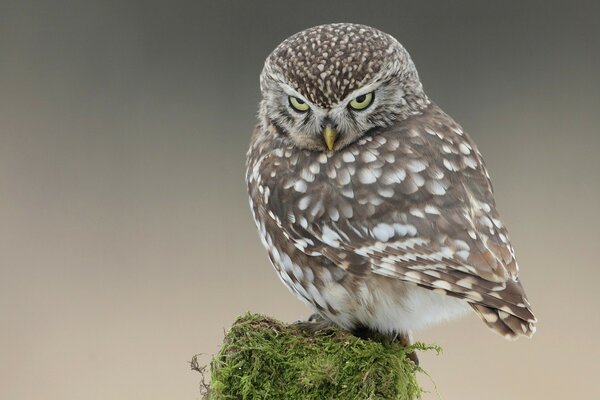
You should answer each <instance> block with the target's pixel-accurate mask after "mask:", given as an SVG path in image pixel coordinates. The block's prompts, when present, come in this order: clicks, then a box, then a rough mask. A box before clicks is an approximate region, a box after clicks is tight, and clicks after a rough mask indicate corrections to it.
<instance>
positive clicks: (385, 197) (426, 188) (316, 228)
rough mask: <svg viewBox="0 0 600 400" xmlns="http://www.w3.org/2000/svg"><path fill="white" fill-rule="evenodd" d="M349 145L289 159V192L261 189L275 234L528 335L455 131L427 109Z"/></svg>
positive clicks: (489, 212)
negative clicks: (328, 155)
mask: <svg viewBox="0 0 600 400" xmlns="http://www.w3.org/2000/svg"><path fill="white" fill-rule="evenodd" d="M358 146H360V150H359V151H352V150H355V149H351V150H347V151H346V152H345V153H342V154H341V155H339V156H338V158H337V159H332V160H326V161H327V162H326V163H325V165H324V164H320V165H319V163H318V162H317V161H313V160H311V159H302V155H300V156H299V157H296V158H294V157H292V158H291V160H292V161H291V163H290V165H289V166H287V167H286V168H287V170H288V171H289V179H288V183H287V185H284V187H283V191H285V190H286V189H288V190H289V191H290V192H289V193H276V192H277V191H278V190H281V189H282V188H278V187H277V186H271V189H272V191H273V193H271V196H273V195H275V196H276V197H285V195H286V194H288V196H287V197H288V198H289V201H287V202H280V203H278V204H277V205H275V204H272V206H273V209H272V211H271V213H272V215H271V216H272V217H273V218H274V219H275V221H276V222H277V225H278V227H279V228H280V229H281V230H282V233H283V235H284V236H285V237H286V238H287V239H290V240H291V241H293V243H294V245H295V246H296V247H297V248H298V249H299V250H300V251H302V252H304V253H305V254H307V255H309V256H313V257H321V256H322V257H325V258H326V259H328V260H330V261H332V262H334V263H335V264H336V265H338V266H339V267H341V268H344V269H345V270H346V271H348V272H349V273H353V274H357V275H366V274H367V273H375V274H378V275H382V276H387V277H390V278H394V279H400V280H402V281H405V282H409V283H411V284H415V285H418V286H421V287H425V288H427V289H430V290H433V291H435V292H439V293H442V294H445V295H449V296H453V297H457V298H461V299H464V300H465V301H467V302H468V303H469V304H471V306H472V307H473V309H474V310H475V311H476V312H477V313H478V314H479V315H480V316H481V318H482V319H483V320H484V322H486V323H487V324H488V325H489V326H490V327H492V328H493V329H494V330H496V331H497V332H499V333H501V334H502V335H504V336H505V337H509V338H512V337H516V336H518V335H519V334H525V335H531V334H533V332H534V330H535V322H536V320H535V317H534V316H533V314H532V312H531V309H530V306H529V303H528V301H527V298H526V296H525V293H524V291H523V288H522V286H521V283H520V282H519V279H518V265H517V261H516V259H515V255H514V250H513V248H512V246H511V244H510V242H509V240H508V233H507V231H506V228H505V227H504V226H503V225H502V223H501V222H500V219H499V216H498V213H497V211H496V206H495V202H494V198H493V190H492V186H491V183H490V180H489V176H488V174H487V170H486V168H485V165H484V163H483V160H482V157H481V155H480V154H479V152H478V151H477V149H476V147H475V145H474V144H473V143H472V141H471V140H470V139H469V137H468V135H467V134H466V133H464V132H463V131H462V128H461V127H460V126H459V125H458V124H456V123H455V122H454V121H453V120H452V119H451V118H450V117H448V116H447V115H446V114H444V113H443V112H442V111H441V110H440V109H439V108H437V107H435V106H433V107H431V108H430V110H429V111H428V112H427V113H426V114H425V115H423V116H421V117H418V118H413V119H412V120H410V121H405V122H404V123H403V124H401V125H399V126H396V127H394V128H392V129H391V130H389V131H388V132H386V133H384V134H380V135H378V136H377V137H369V138H367V139H366V140H365V141H362V142H359V143H358ZM321 157H322V156H321ZM275 162H276V163H277V162H281V159H279V161H275ZM344 163H346V164H344ZM345 171H346V172H345ZM346 175H349V176H346ZM298 176H299V177H300V178H298ZM265 178H268V177H265ZM305 181H309V182H310V183H311V184H310V187H309V189H308V191H307V190H306V188H305V185H304V183H306V182H305ZM299 184H300V185H299ZM298 186H300V187H298ZM294 189H296V190H294ZM298 189H300V190H298ZM290 193H293V194H292V196H289V194H290ZM284 222H285V223H284Z"/></svg>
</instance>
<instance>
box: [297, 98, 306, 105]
mask: <svg viewBox="0 0 600 400" xmlns="http://www.w3.org/2000/svg"><path fill="white" fill-rule="evenodd" d="M296 101H297V102H298V104H304V102H303V101H302V100H300V99H299V98H297V97H296Z"/></svg>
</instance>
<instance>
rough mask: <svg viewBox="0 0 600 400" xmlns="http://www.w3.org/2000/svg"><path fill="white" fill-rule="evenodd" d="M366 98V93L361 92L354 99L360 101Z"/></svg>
mask: <svg viewBox="0 0 600 400" xmlns="http://www.w3.org/2000/svg"><path fill="white" fill-rule="evenodd" d="M366 99H367V95H366V94H361V95H360V96H358V97H357V98H356V99H355V100H356V101H357V102H359V103H362V102H363V101H365V100H366Z"/></svg>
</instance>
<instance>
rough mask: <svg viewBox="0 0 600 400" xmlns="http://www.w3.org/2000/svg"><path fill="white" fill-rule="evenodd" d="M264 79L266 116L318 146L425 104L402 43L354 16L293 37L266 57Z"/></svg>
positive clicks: (302, 142)
mask: <svg viewBox="0 0 600 400" xmlns="http://www.w3.org/2000/svg"><path fill="white" fill-rule="evenodd" d="M260 87H261V92H262V101H261V104H260V110H259V117H260V120H261V122H262V124H263V125H264V126H265V127H266V126H268V125H270V124H272V125H273V126H275V127H276V130H277V132H278V134H279V135H281V136H282V140H287V141H291V143H292V144H293V145H295V146H297V147H299V148H304V149H309V150H316V151H332V150H339V149H341V148H343V147H345V146H347V145H349V144H351V143H353V142H355V141H356V140H358V139H359V138H360V137H361V136H363V135H365V134H368V133H369V132H372V131H373V130H375V129H377V128H382V127H387V126H389V125H391V124H392V123H393V122H394V121H396V120H399V119H404V118H407V117H408V116H410V115H414V114H418V113H420V110H422V109H423V108H424V107H426V106H427V104H428V100H427V96H426V95H425V93H424V92H423V86H422V85H421V82H420V81H419V76H418V74H417V70H416V69H415V66H414V64H413V62H412V60H411V58H410V56H409V54H408V52H407V51H406V50H405V49H404V47H402V45H401V44H400V43H398V41H397V40H396V39H394V38H393V37H392V36H390V35H388V34H386V33H383V32H381V31H379V30H377V29H374V28H371V27H368V26H364V25H357V24H347V23H341V24H328V25H321V26H316V27H314V28H310V29H307V30H304V31H302V32H299V33H297V34H295V35H293V36H291V37H289V38H288V39H286V40H285V41H283V42H282V43H281V44H280V45H279V46H277V48H275V50H274V51H273V52H272V53H271V54H270V55H269V56H268V57H267V59H266V61H265V66H264V68H263V71H262V74H261V77H260Z"/></svg>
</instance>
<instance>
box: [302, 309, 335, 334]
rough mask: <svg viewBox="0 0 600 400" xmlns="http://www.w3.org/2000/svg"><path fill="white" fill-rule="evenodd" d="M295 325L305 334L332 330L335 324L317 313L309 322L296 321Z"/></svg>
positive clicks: (309, 318)
mask: <svg viewBox="0 0 600 400" xmlns="http://www.w3.org/2000/svg"><path fill="white" fill-rule="evenodd" d="M293 325H294V326H296V327H297V328H298V329H300V330H303V331H305V332H309V333H316V332H321V331H324V330H327V329H329V328H331V327H332V326H333V323H332V322H331V321H328V320H326V319H325V318H323V317H322V316H320V315H319V314H317V313H315V314H312V315H311V316H310V317H308V321H296V322H294V324H293Z"/></svg>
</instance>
